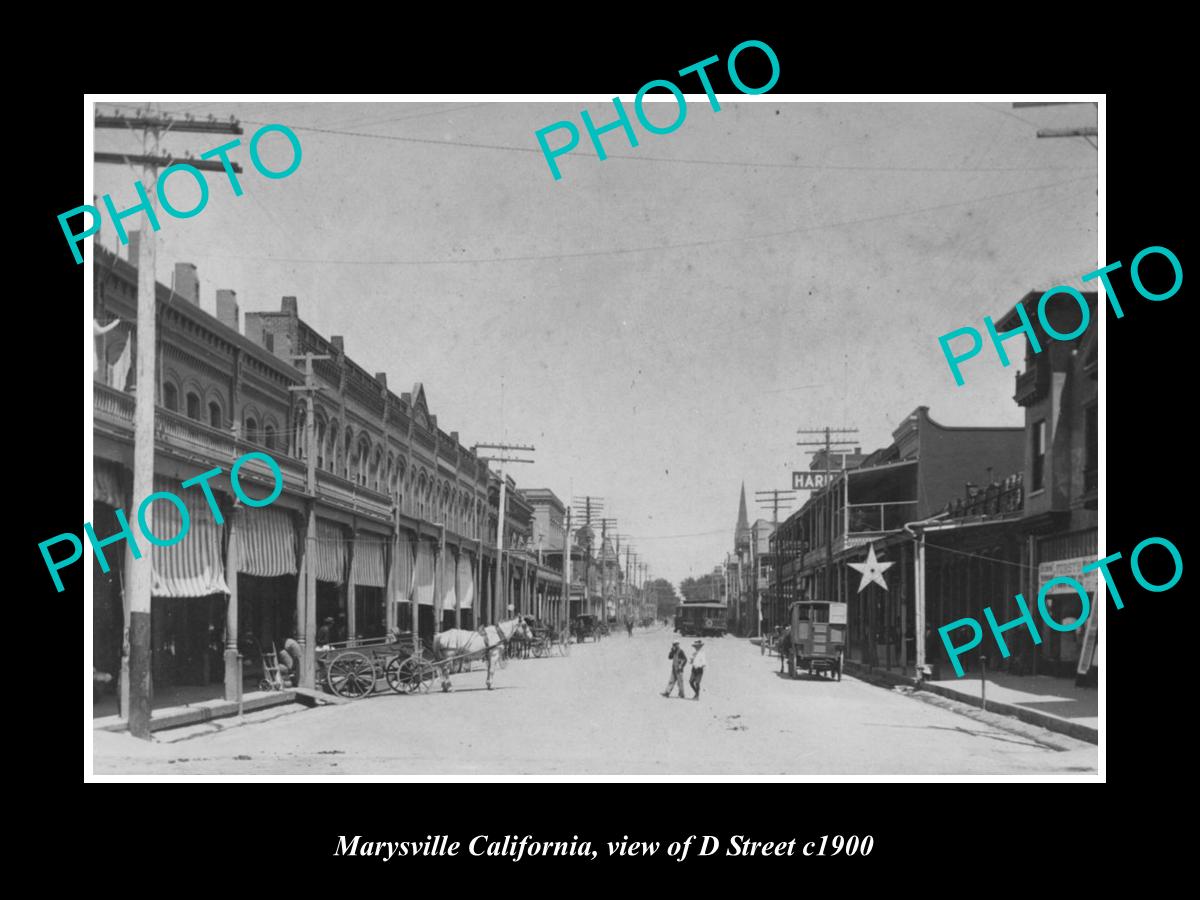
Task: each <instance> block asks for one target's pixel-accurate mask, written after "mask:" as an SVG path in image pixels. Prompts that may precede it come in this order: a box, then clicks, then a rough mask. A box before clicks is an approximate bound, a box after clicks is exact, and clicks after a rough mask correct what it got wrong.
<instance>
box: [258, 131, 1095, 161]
mask: <svg viewBox="0 0 1200 900" xmlns="http://www.w3.org/2000/svg"><path fill="white" fill-rule="evenodd" d="M244 121H245V122H247V123H249V124H251V125H266V124H271V123H267V122H259V121H256V120H254V119H245V120H244ZM290 127H291V128H292V129H294V130H295V131H311V132H314V133H316V134H335V135H341V136H343V137H358V138H373V139H375V140H380V141H399V142H401V143H406V144H432V145H434V146H439V147H467V148H469V149H472V150H501V151H508V152H511V153H533V154H536V155H538V156H541V155H542V150H541V148H540V147H515V146H512V145H511V144H484V143H480V142H477V141H439V140H434V139H433V138H418V137H410V136H407V135H396V134H368V133H367V132H363V131H346V130H343V129H338V128H318V127H317V126H315V125H292V126H290ZM571 152H572V153H576V154H577V155H579V156H586V157H589V158H591V159H599V158H600V156H599V154H597V153H590V152H588V151H586V150H572V151H571ZM604 158H605V159H624V160H632V161H635V162H665V163H680V164H683V165H696V166H735V167H739V168H749V169H803V170H809V171H835V172H837V171H840V172H917V173H921V172H923V173H931V172H964V173H974V172H1036V171H1063V170H1070V169H1082V168H1092V167H1091V166H1083V165H1076V166H979V167H974V168H966V167H962V166H862V165H857V166H856V165H843V164H838V163H777V162H743V161H740V160H724V159H681V158H679V157H673V156H649V155H641V154H638V155H629V154H616V153H606V154H605V157H604Z"/></svg>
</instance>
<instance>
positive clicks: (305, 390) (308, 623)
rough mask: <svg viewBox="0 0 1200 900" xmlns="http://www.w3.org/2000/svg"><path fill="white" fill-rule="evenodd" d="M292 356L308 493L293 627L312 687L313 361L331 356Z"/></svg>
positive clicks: (303, 673) (303, 678)
mask: <svg viewBox="0 0 1200 900" xmlns="http://www.w3.org/2000/svg"><path fill="white" fill-rule="evenodd" d="M292 359H294V360H297V361H303V363H304V384H302V385H301V384H295V385H292V386H291V387H290V388H289V390H292V391H295V392H297V393H299V394H303V395H304V448H305V449H304V456H305V462H306V463H307V465H306V467H305V477H304V491H305V493H306V494H308V500H307V501H306V505H307V506H308V526H307V528H306V529H305V536H304V572H303V578H304V590H303V592H300V596H301V598H302V599H301V600H300V602H299V603H298V604H297V608H296V630H297V631H298V632H299V635H298V636H297V638H296V643H298V644H299V645H300V687H303V688H308V689H309V690H313V689H315V688H316V684H317V674H316V670H317V655H316V636H317V407H316V395H317V394H318V393H319V392H320V390H321V387H320V385H318V384H317V378H316V373H315V372H314V371H313V363H314V362H316V361H317V360H319V359H333V357H332V356H318V355H316V354H314V353H306V354H304V355H303V356H293V357H292Z"/></svg>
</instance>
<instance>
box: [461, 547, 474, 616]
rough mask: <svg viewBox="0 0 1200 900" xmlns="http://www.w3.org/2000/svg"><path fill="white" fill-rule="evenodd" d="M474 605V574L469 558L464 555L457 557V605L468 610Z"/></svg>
mask: <svg viewBox="0 0 1200 900" xmlns="http://www.w3.org/2000/svg"><path fill="white" fill-rule="evenodd" d="M474 603H475V572H474V566H473V565H472V563H471V558H470V557H469V556H467V554H465V553H460V554H459V555H458V605H459V607H460V608H461V609H470V608H471V607H472V605H473V604H474Z"/></svg>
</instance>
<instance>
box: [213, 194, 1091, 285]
mask: <svg viewBox="0 0 1200 900" xmlns="http://www.w3.org/2000/svg"><path fill="white" fill-rule="evenodd" d="M1095 177H1096V176H1095V174H1091V175H1081V176H1079V177H1078V178H1067V179H1064V180H1062V181H1054V182H1051V183H1049V184H1040V185H1035V186H1033V187H1028V188H1018V189H1016V190H1012V191H1002V192H1000V193H996V194H985V195H983V196H979V197H972V198H970V199H967V200H953V201H950V202H948V203H938V204H934V205H932V206H922V207H917V208H915V209H907V210H900V211H897V212H890V213H881V214H879V215H875V216H863V217H859V218H855V219H845V220H843V221H840V222H824V223H820V224H817V225H805V226H801V227H799V228H786V229H783V230H780V231H766V232H762V233H759V234H751V235H746V236H744V237H733V238H729V237H725V238H713V239H711V240H702V241H685V242H681V243H674V244H651V245H645V246H641V247H617V248H612V249H608V250H579V251H573V252H569V253H543V254H529V255H520V256H495V257H490V258H488V257H472V258H470V259H316V258H312V257H271V256H241V255H225V254H208V256H209V258H211V259H237V260H251V261H256V262H276V263H289V264H291V263H316V264H321V265H350V266H442V265H449V266H461V265H474V264H478V263H503V262H538V261H542V260H554V259H583V258H591V257H602V256H619V255H623V254H630V253H657V252H660V251H663V250H685V249H692V248H695V247H711V246H716V245H720V244H738V243H745V242H747V241H761V240H765V239H768V238H775V237H785V236H788V235H793V234H805V233H810V232H814V231H822V230H824V229H827V228H845V227H847V226H851V225H867V224H871V223H873V222H882V221H887V220H888V219H897V218H902V217H904V216H914V215H921V214H922V213H927V212H937V211H938V210H943V209H952V208H954V207H958V206H968V205H970V204H972V203H983V202H985V201H988V200H1000V199H1003V198H1005V197H1015V196H1019V195H1022V194H1028V193H1033V192H1037V191H1042V190H1050V189H1051V188H1055V187H1061V186H1062V185H1067V184H1074V183H1075V182H1079V181H1088V180H1094V179H1095Z"/></svg>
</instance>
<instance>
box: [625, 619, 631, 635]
mask: <svg viewBox="0 0 1200 900" xmlns="http://www.w3.org/2000/svg"><path fill="white" fill-rule="evenodd" d="M625 630H626V631H628V632H629V636H630V637H633V617H632V616H626V617H625Z"/></svg>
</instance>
